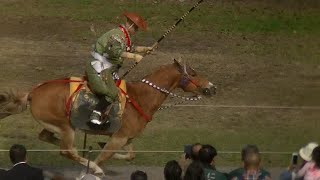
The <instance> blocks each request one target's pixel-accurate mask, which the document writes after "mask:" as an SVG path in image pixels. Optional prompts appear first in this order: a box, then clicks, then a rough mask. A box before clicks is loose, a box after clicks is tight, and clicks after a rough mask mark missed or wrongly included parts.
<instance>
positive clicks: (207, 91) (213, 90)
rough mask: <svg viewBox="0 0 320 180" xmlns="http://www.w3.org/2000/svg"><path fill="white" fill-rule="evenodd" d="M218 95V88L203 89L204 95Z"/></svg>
mask: <svg viewBox="0 0 320 180" xmlns="http://www.w3.org/2000/svg"><path fill="white" fill-rule="evenodd" d="M216 93H217V87H216V86H212V87H211V88H204V89H202V94H203V95H205V96H212V95H215V94H216Z"/></svg>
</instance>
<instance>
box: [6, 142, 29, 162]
mask: <svg viewBox="0 0 320 180" xmlns="http://www.w3.org/2000/svg"><path fill="white" fill-rule="evenodd" d="M9 156H10V160H11V162H12V163H13V164H16V163H19V162H25V161H26V160H27V150H26V148H25V147H24V146H23V145H20V144H14V145H13V146H11V148H10V152H9Z"/></svg>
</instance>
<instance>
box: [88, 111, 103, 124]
mask: <svg viewBox="0 0 320 180" xmlns="http://www.w3.org/2000/svg"><path fill="white" fill-rule="evenodd" d="M100 119H101V112H99V111H96V110H94V111H93V112H92V114H91V116H90V122H91V123H92V124H95V125H101V124H102V122H101V120H100Z"/></svg>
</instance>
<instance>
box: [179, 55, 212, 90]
mask: <svg viewBox="0 0 320 180" xmlns="http://www.w3.org/2000/svg"><path fill="white" fill-rule="evenodd" d="M174 64H175V65H176V67H177V68H178V70H179V72H180V74H181V76H180V81H179V87H180V88H181V89H183V90H184V91H185V92H193V93H195V94H199V93H201V94H203V95H205V96H211V95H214V94H216V87H215V86H214V85H213V84H212V83H211V82H210V81H208V80H207V79H205V78H204V77H201V76H199V75H198V74H197V72H196V71H195V70H194V69H193V68H191V67H190V66H188V65H187V64H186V63H183V65H181V64H180V62H179V61H177V60H175V59H174Z"/></svg>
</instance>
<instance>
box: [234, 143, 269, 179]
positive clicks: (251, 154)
mask: <svg viewBox="0 0 320 180" xmlns="http://www.w3.org/2000/svg"><path fill="white" fill-rule="evenodd" d="M241 160H242V163H243V167H241V168H238V169H235V170H233V171H231V172H230V173H229V175H228V179H229V180H230V179H234V178H238V179H241V177H246V176H248V175H249V176H250V174H253V173H249V174H248V172H249V171H248V170H249V169H255V170H256V172H255V176H257V175H258V177H259V178H263V179H267V178H271V175H270V173H269V172H268V171H266V170H265V169H263V168H262V167H261V165H260V163H261V158H260V152H259V149H258V147H257V146H256V145H251V144H248V145H246V146H245V147H243V148H242V150H241ZM253 167H254V168H253Z"/></svg>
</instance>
